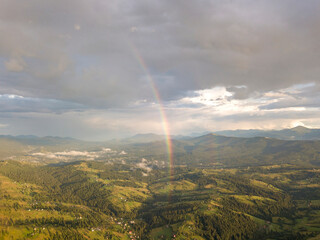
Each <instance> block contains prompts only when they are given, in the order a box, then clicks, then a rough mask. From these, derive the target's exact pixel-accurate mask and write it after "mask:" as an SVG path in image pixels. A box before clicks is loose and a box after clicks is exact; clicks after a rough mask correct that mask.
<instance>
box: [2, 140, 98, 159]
mask: <svg viewBox="0 0 320 240" xmlns="http://www.w3.org/2000/svg"><path fill="white" fill-rule="evenodd" d="M102 144H103V143H96V142H85V141H81V140H78V139H74V138H63V137H52V136H46V137H37V136H33V135H20V136H11V135H0V158H7V157H11V156H23V155H25V154H27V153H30V152H33V151H40V152H41V151H62V150H66V149H72V150H80V149H90V148H95V147H97V146H100V145H102Z"/></svg>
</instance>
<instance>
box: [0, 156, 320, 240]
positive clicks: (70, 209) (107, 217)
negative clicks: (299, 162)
mask: <svg viewBox="0 0 320 240" xmlns="http://www.w3.org/2000/svg"><path fill="white" fill-rule="evenodd" d="M168 173H169V171H168V169H166V168H164V169H153V170H151V171H147V170H144V169H139V168H136V167H135V166H134V165H130V164H107V163H105V162H97V161H90V162H85V161H78V162H72V163H66V164H60V165H32V164H28V163H21V162H16V161H2V162H1V163H0V180H1V181H0V182H1V185H0V196H1V198H0V221H1V238H2V239H12V238H13V239H311V238H313V237H314V238H315V237H316V236H317V235H319V234H320V224H319V223H320V200H319V199H320V190H319V189H320V181H319V179H320V169H319V168H308V167H301V166H295V165H269V166H260V167H245V168H236V169H235V168H228V169H207V168H206V169H201V168H181V167H179V168H175V169H174V174H173V175H169V174H168Z"/></svg>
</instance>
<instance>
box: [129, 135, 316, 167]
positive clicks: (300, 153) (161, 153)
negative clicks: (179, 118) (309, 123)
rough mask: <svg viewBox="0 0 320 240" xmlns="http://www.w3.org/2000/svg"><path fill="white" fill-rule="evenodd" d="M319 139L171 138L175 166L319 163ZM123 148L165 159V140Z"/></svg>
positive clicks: (133, 152)
mask: <svg viewBox="0 0 320 240" xmlns="http://www.w3.org/2000/svg"><path fill="white" fill-rule="evenodd" d="M319 149H320V141H316V140H314V141H296V140H295V141H294V140H290V141H288V140H279V139H273V138H267V137H253V138H238V137H226V136H221V135H216V134H207V135H204V136H201V137H196V138H192V139H187V140H172V151H173V159H174V163H175V164H176V165H187V166H199V165H202V166H208V167H209V166H214V165H224V166H248V165H263V164H281V163H292V164H309V165H320V161H319V159H320V150H319ZM125 150H126V151H127V152H128V153H130V154H132V155H137V156H139V157H143V158H146V159H157V160H163V161H167V146H166V143H165V141H157V142H149V143H140V144H129V145H127V146H125Z"/></svg>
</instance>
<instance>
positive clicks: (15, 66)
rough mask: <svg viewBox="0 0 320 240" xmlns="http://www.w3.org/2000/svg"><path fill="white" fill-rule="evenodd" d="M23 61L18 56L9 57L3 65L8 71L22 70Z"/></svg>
mask: <svg viewBox="0 0 320 240" xmlns="http://www.w3.org/2000/svg"><path fill="white" fill-rule="evenodd" d="M24 66H25V62H24V61H23V60H22V59H21V58H20V59H16V58H11V59H9V60H8V61H7V62H5V67H6V69H7V70H8V71H11V72H21V71H23V70H24Z"/></svg>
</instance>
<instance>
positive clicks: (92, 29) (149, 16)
mask: <svg viewBox="0 0 320 240" xmlns="http://www.w3.org/2000/svg"><path fill="white" fill-rule="evenodd" d="M0 5H1V8H0V31H1V32H2V33H3V34H2V37H1V39H0V59H1V60H2V61H1V62H2V63H3V64H2V66H1V67H0V81H1V85H0V93H1V94H18V95H23V96H27V97H35V98H37V97H39V98H51V99H60V100H67V101H73V102H77V103H81V104H85V105H88V106H95V107H97V106H99V107H114V106H124V105H126V104H128V103H129V102H134V101H136V100H141V99H147V100H149V101H154V97H153V94H152V91H151V88H150V83H149V82H148V80H147V79H146V77H145V73H144V72H143V71H142V69H141V66H140V65H139V62H138V59H137V56H135V52H134V51H133V50H132V46H135V47H136V48H137V49H138V51H139V52H140V55H141V56H142V57H143V59H144V60H145V62H146V64H147V65H148V67H149V71H150V73H151V75H152V76H153V77H154V81H155V83H156V85H157V87H158V89H159V91H160V95H161V96H162V97H163V98H164V99H165V100H170V99H177V98H179V97H181V96H183V95H185V94H187V92H188V91H194V90H198V89H205V88H210V87H213V86H227V87H233V88H234V86H241V85H245V86H247V88H246V90H245V91H244V89H240V90H241V91H239V89H236V90H238V91H237V92H236V94H235V95H234V97H236V98H240V99H244V98H246V97H248V96H250V94H251V93H252V92H255V91H258V92H263V91H270V90H274V89H279V88H285V87H289V86H291V85H293V84H297V83H307V82H315V83H317V84H318V82H319V80H318V76H319V74H320V68H319V67H318V63H319V60H320V55H319V54H318V49H319V43H320V39H319V38H320V30H319V27H318V22H319V20H320V19H319V16H320V15H319V14H318V12H319V11H318V10H319V5H320V2H319V1H298V0H297V1H286V0H283V1H273V0H271V1H270V0H268V1H267V0H266V1H249V0H247V1H221V0H215V1H213V0H212V1H209V0H200V1H191V0H183V1H182V0H177V1H169V0H163V1H153V0H152V1H150V0H148V1H146V0H139V1H128V0H121V1H102V0H93V1H84V0H82V1H79V0H68V1H61V0H55V1H39V0H30V1H24V2H21V1H16V0H1V1H0Z"/></svg>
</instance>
